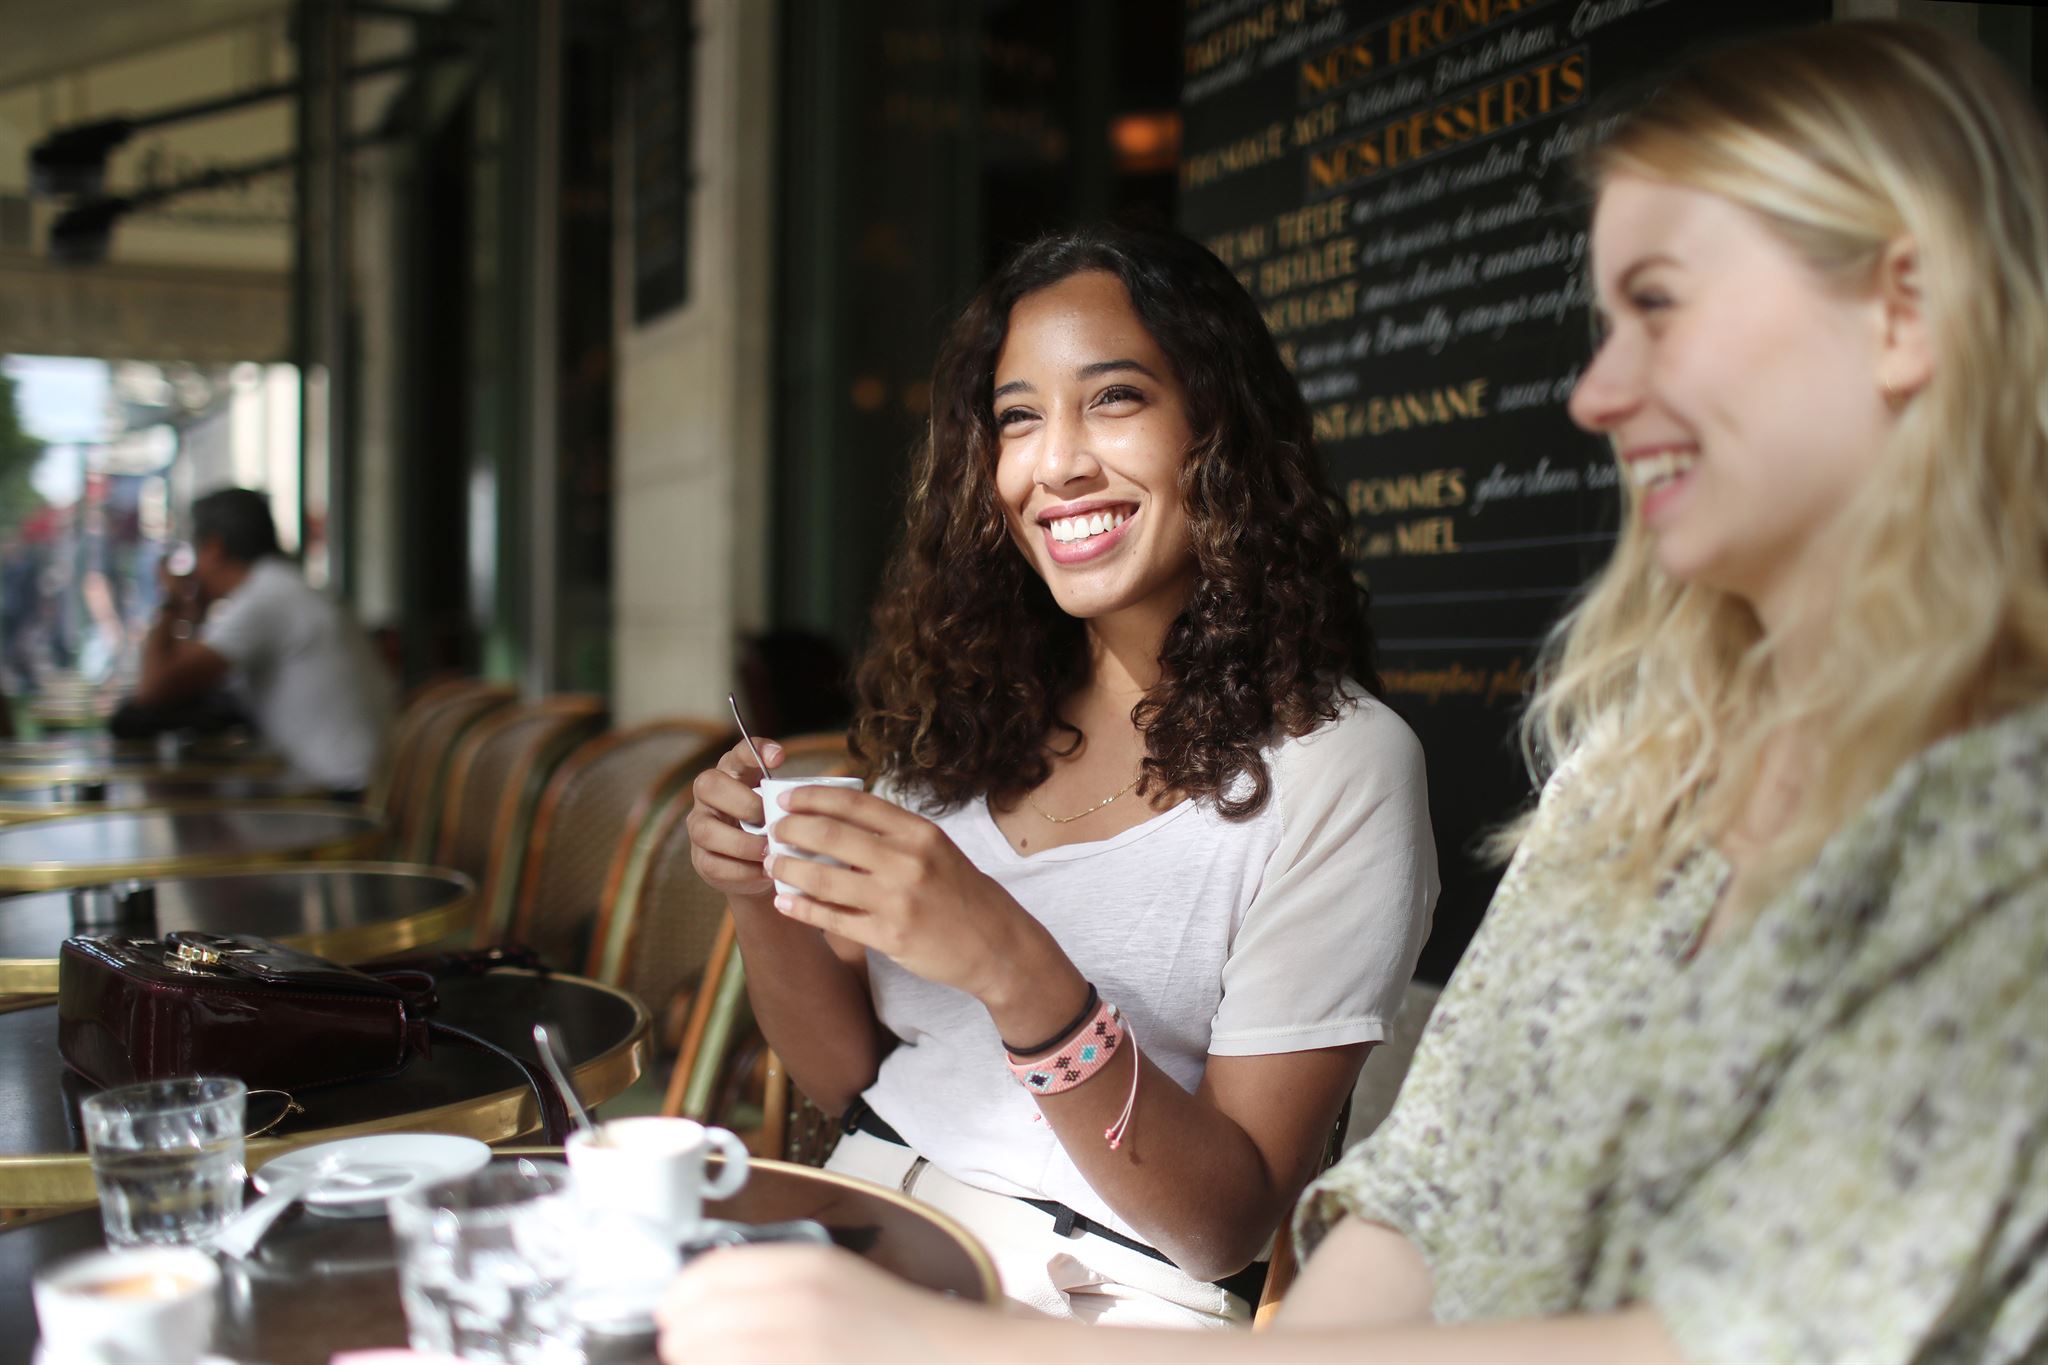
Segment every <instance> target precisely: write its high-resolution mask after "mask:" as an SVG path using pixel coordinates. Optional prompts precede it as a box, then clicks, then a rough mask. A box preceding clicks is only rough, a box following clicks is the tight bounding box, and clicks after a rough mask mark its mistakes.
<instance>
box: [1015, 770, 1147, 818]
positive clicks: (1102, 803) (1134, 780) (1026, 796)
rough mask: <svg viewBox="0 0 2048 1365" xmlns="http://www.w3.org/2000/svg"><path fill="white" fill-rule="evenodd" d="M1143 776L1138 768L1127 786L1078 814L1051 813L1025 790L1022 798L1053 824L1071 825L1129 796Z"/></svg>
mask: <svg viewBox="0 0 2048 1365" xmlns="http://www.w3.org/2000/svg"><path fill="white" fill-rule="evenodd" d="M1144 776H1145V772H1144V769H1142V768H1141V769H1139V770H1138V775H1137V776H1136V777H1134V778H1132V779H1131V781H1130V785H1129V786H1126V787H1125V788H1124V789H1123V790H1122V791H1120V792H1116V793H1113V794H1112V795H1109V796H1105V797H1103V798H1102V799H1101V800H1100V801H1097V802H1096V803H1095V804H1094V805H1092V806H1090V807H1089V808H1088V809H1087V810H1084V811H1082V812H1081V813H1080V814H1079V815H1054V814H1053V813H1052V812H1051V811H1049V810H1047V809H1046V808H1045V807H1044V806H1041V805H1039V804H1038V803H1037V802H1036V801H1033V800H1032V799H1031V794H1030V793H1029V792H1026V793H1025V794H1024V800H1025V801H1026V802H1028V803H1029V804H1030V806H1031V809H1033V810H1035V811H1037V812H1038V813H1039V814H1040V815H1041V816H1043V817H1044V818H1045V819H1047V820H1049V821H1051V822H1052V823H1053V824H1055V825H1071V824H1073V823H1074V822H1075V821H1076V820H1085V819H1087V818H1088V817H1089V816H1091V815H1093V814H1095V812H1097V811H1099V810H1101V809H1102V808H1103V807H1104V806H1107V805H1109V804H1110V803H1111V802H1113V801H1116V800H1117V799H1119V798H1121V797H1125V796H1129V795H1130V794H1131V791H1132V789H1133V788H1135V787H1136V786H1137V785H1138V783H1139V782H1140V781H1142V780H1143V779H1144Z"/></svg>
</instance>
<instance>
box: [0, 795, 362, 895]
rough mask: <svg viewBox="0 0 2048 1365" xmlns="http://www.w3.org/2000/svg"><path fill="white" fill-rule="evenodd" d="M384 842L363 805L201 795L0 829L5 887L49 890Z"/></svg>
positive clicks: (325, 855) (0, 877) (320, 855)
mask: <svg viewBox="0 0 2048 1365" xmlns="http://www.w3.org/2000/svg"><path fill="white" fill-rule="evenodd" d="M383 838H384V824H383V820H382V818H381V817H380V816H378V815H377V814H376V813H375V812H374V811H371V810H369V809H367V808H365V807H362V806H343V805H335V804H331V803H316V802H283V801H268V802H263V801H247V802H236V801H220V802H214V801H192V802H179V803H176V804H173V805H168V806H158V807H153V808H150V809H146V810H110V811H98V812H94V813H92V814H88V815H60V816H54V817H51V818H48V819H39V820H21V821H17V822H15V823H13V824H10V825H6V826H4V827H0V891H44V890H49V889H50V888H53V887H60V886H87V885H91V884H93V883H95V882H109V881H120V880H123V879H126V878H131V877H160V876H175V875H177V874H180V873H196V872H217V871H222V870H226V869H231V868H238V867H253V866H261V865H264V864H274V863H297V862H309V861H340V860H347V859H351V858H361V857H365V856H367V855H369V854H371V853H372V852H374V851H375V849H376V847H377V845H378V844H379V843H380V842H382V840H383Z"/></svg>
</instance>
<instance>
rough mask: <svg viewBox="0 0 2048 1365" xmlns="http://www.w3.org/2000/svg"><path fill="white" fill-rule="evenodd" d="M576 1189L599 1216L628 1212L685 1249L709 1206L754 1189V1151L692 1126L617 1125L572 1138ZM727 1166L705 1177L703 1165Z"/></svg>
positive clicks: (717, 1131) (665, 1122)
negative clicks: (716, 1158) (750, 1175)
mask: <svg viewBox="0 0 2048 1365" xmlns="http://www.w3.org/2000/svg"><path fill="white" fill-rule="evenodd" d="M564 1150H565V1152H566V1154H567V1155H568V1158H569V1176H570V1185H571V1188H572V1189H573V1191H574V1193H575V1196H576V1202H577V1203H578V1204H579V1205H581V1206H582V1207H583V1208H584V1209H585V1210H587V1211H589V1212H592V1213H605V1212H614V1213H627V1214H632V1215H634V1216H636V1217H639V1218H643V1219H646V1220H648V1221H650V1222H653V1223H655V1224H656V1225H658V1226H659V1227H660V1228H661V1229H662V1231H664V1232H665V1233H667V1234H668V1235H670V1236H672V1237H674V1238H675V1239H676V1241H678V1242H680V1241H681V1240H682V1239H683V1238H685V1237H687V1236H689V1235H690V1234H691V1233H692V1232H693V1231H695V1229H696V1227H697V1225H698V1224H699V1223H701V1222H702V1221H703V1219H704V1201H705V1200H707V1199H725V1198H728V1197H730V1196H731V1195H734V1194H737V1193H738V1192H739V1188H740V1186H742V1185H744V1184H746V1183H747V1149H746V1145H745V1144H744V1143H742V1142H741V1141H740V1140H739V1137H738V1135H737V1134H734V1133H731V1132H728V1131H727V1130H725V1129H723V1128H707V1127H705V1126H704V1125H703V1124H701V1123H698V1122H695V1121H694V1120H691V1119H672V1118H633V1119H613V1120H612V1121H611V1122H609V1123H600V1124H598V1125H597V1126H596V1127H595V1128H586V1129H584V1130H583V1131H581V1132H577V1133H572V1134H570V1135H569V1141H568V1143H567V1144H566V1146H565V1148H564ZM712 1152H717V1153H718V1154H719V1155H720V1156H722V1157H724V1158H725V1165H724V1168H723V1169H722V1170H720V1171H719V1172H718V1176H717V1178H716V1179H714V1180H708V1181H707V1180H706V1179H705V1177H704V1158H705V1157H707V1156H708V1155H710V1154H711V1153H712Z"/></svg>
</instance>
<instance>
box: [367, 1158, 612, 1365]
mask: <svg viewBox="0 0 2048 1365" xmlns="http://www.w3.org/2000/svg"><path fill="white" fill-rule="evenodd" d="M390 1207H391V1230H392V1233H393V1235H394V1237H395V1238H396V1240H397V1243H398V1288H399V1296H400V1298H402V1299H403V1300H404V1303H405V1321H406V1326H407V1329H408V1333H407V1335H408V1337H409V1340H410V1342H411V1345H412V1348H413V1349H414V1350H416V1351H435V1352H440V1353H442V1354H444V1355H453V1356H459V1357H461V1358H462V1359H464V1360H490V1361H507V1362H513V1365H555V1363H556V1362H564V1365H566V1362H580V1361H581V1360H582V1359H583V1353H582V1338H583V1333H582V1330H581V1328H580V1327H579V1326H578V1325H577V1320H576V1316H575V1313H574V1312H573V1311H572V1301H571V1288H572V1280H573V1279H574V1276H575V1272H576V1246H577V1240H578V1239H577V1236H576V1231H577V1217H576V1211H575V1205H574V1203H573V1202H572V1201H571V1199H570V1196H569V1168H568V1167H567V1166H564V1165H562V1164H561V1163H560V1162H557V1161H524V1160H522V1161H519V1162H517V1163H516V1164H511V1165H500V1164H493V1165H489V1166H485V1167H484V1168H483V1169H481V1170H479V1171H477V1172H475V1173H474V1174H472V1175H467V1176H463V1177H461V1178H459V1179H456V1180H448V1181H443V1182H442V1183H440V1184H438V1185H428V1186H425V1187H423V1188H420V1189H417V1190H408V1191H406V1192H404V1193H402V1194H399V1195H397V1196H395V1197H394V1198H393V1199H392V1200H391V1206H390Z"/></svg>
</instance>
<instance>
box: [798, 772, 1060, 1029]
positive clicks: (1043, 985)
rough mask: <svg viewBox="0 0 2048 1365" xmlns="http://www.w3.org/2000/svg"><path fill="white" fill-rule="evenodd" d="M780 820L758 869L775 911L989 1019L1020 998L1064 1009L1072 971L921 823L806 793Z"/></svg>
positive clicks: (1017, 911) (993, 884)
mask: <svg viewBox="0 0 2048 1365" xmlns="http://www.w3.org/2000/svg"><path fill="white" fill-rule="evenodd" d="M776 799H777V800H778V801H780V802H781V804H782V806H783V808H784V810H785V811H787V812H788V813H787V814H786V815H785V816H784V817H783V818H782V820H781V822H780V823H779V824H778V826H777V827H776V836H777V843H778V845H780V844H787V845H790V846H792V847H794V848H799V849H803V850H804V851H805V852H806V853H809V854H812V855H816V858H822V859H827V860H830V861H817V860H815V859H814V858H805V857H796V856H792V855H789V854H780V855H779V856H775V857H771V858H770V859H769V863H768V871H769V872H770V873H771V874H772V875H773V877H774V878H775V882H776V884H777V886H778V887H781V886H785V885H786V886H788V887H789V888H790V890H791V891H793V892H794V893H795V894H790V893H789V892H778V894H777V895H776V897H775V908H776V909H777V910H779V911H781V912H782V914H783V915H784V916H785V917H787V918H789V919H792V920H797V921H799V922H801V923H804V924H808V925H811V926H812V927H814V928H818V929H823V930H826V931H827V932H830V933H832V934H836V935H838V936H840V937H841V938H845V939H849V940H851V941H853V942H855V943H858V944H860V945H861V946H863V947H866V948H872V949H873V950H874V951H876V952H878V953H881V954H883V955H884V956H886V957H889V958H892V959H894V960H895V962H896V963H897V964H898V965H900V966H901V967H903V968H904V969H905V970H906V971H909V972H913V973H915V974H916V975H918V976H921V977H923V978H924V979H925V980H927V981H932V982H936V983H938V984H939V985H942V986H952V987H954V988H955V989H957V990H962V991H965V992H967V993H968V994H970V995H972V996H974V997H975V998H977V999H979V1000H980V1001H981V1002H982V1003H983V1004H985V1005H988V1006H989V1007H990V1010H991V1012H992V1013H996V1014H998V1016H999V1019H998V1022H1000V1021H1001V1020H1000V1015H1001V1013H1002V1012H1003V1011H1002V1005H1003V1004H1004V1003H1005V1002H1007V1001H1008V1000H1010V999H1011V998H1012V997H1014V996H1016V995H1018V994H1019V993H1020V986H1024V985H1026V984H1028V987H1029V989H1028V990H1025V991H1023V992H1022V993H1025V994H1029V995H1033V996H1037V995H1044V996H1047V997H1048V998H1055V999H1057V1000H1059V1001H1060V1002H1062V1008H1063V1009H1065V1010H1066V1011H1068V1012H1071V1009H1072V1002H1071V1001H1070V1000H1068V999H1067V996H1068V995H1069V994H1070V993H1071V992H1068V991H1066V990H1064V989H1063V985H1062V980H1061V979H1062V977H1071V979H1072V982H1075V983H1078V982H1080V980H1081V978H1080V974H1079V972H1078V971H1077V970H1076V969H1075V968H1074V966H1073V964H1072V963H1071V962H1069V961H1068V960H1067V957H1066V955H1065V954H1064V953H1062V952H1061V951H1060V948H1059V945H1058V944H1057V943H1055V942H1054V941H1053V939H1052V936H1051V935H1050V934H1049V933H1047V932H1046V930H1045V927H1044V926H1043V925H1041V924H1040V923H1039V922H1038V921H1037V920H1036V919H1034V918H1033V917H1032V915H1031V912H1030V911H1028V910H1026V909H1025V908H1024V907H1023V906H1021V905H1019V904H1018V903H1017V901H1016V899H1015V898H1014V897H1013V896H1011V895H1010V893H1009V892H1007V891H1005V890H1004V889H1003V888H1002V886H1001V884H1000V883H998V882H997V881H996V880H995V879H994V878H992V877H990V876H989V875H988V874H987V873H985V872H983V871H982V870H981V869H980V868H978V867H976V866H975V865H974V863H973V861H972V860H970V859H969V858H968V857H967V855H966V854H964V853H962V852H961V851H960V849H959V848H958V846H957V845H955V844H954V843H953V841H952V840H951V839H949V838H947V837H946V832H945V831H944V830H942V829H940V828H939V827H938V826H937V825H936V824H933V823H932V822H931V821H930V820H927V819H925V818H924V817H923V816H921V815H916V814H913V813H912V812H910V811H907V810H904V809H902V808H901V807H900V806H897V805H895V804H893V803H892V802H889V801H885V800H883V799H882V798H881V797H878V796H874V795H871V794H869V793H866V792H858V791H844V790H838V789H834V788H828V787H819V786H806V787H802V788H799V789H797V790H795V791H786V792H782V793H779V794H778V795H777V797H776Z"/></svg>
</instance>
